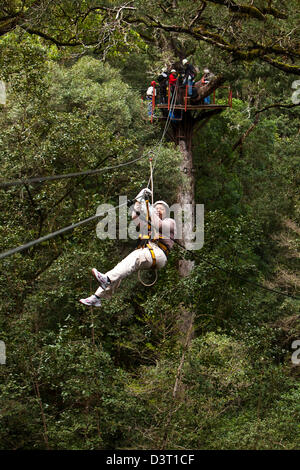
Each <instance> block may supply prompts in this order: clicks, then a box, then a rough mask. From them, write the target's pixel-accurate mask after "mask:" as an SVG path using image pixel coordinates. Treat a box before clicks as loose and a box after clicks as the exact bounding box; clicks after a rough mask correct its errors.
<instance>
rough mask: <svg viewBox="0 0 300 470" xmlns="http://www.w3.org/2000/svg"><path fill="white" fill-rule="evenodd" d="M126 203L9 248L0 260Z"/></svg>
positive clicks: (0, 256) (1, 255)
mask: <svg viewBox="0 0 300 470" xmlns="http://www.w3.org/2000/svg"><path fill="white" fill-rule="evenodd" d="M126 205H127V202H125V203H123V204H120V205H119V206H116V207H112V208H111V209H109V210H107V211H105V212H103V213H102V214H96V215H92V216H91V217H88V218H87V219H84V220H80V221H79V222H76V223H75V224H72V225H69V226H68V227H64V228H61V229H60V230H57V231H56V232H52V233H49V234H48V235H45V236H43V237H40V238H38V239H36V240H32V241H31V242H28V243H25V244H24V245H21V246H18V247H16V248H11V249H10V250H7V251H4V252H3V253H0V259H3V258H6V257H7V256H11V255H14V254H16V253H19V252H20V251H23V250H27V249H28V248H31V247H32V246H34V245H37V244H39V243H42V242H45V241H47V240H50V239H51V238H54V237H57V236H58V235H62V234H63V233H65V232H68V231H70V230H73V229H74V228H77V227H79V226H80V225H84V224H87V223H88V222H91V221H92V220H95V219H98V218H99V217H102V216H103V215H105V214H107V213H108V212H111V211H114V210H116V209H119V208H120V207H122V206H126Z"/></svg>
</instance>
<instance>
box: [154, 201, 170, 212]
mask: <svg viewBox="0 0 300 470" xmlns="http://www.w3.org/2000/svg"><path fill="white" fill-rule="evenodd" d="M158 204H162V205H163V206H164V207H165V208H166V215H167V216H168V215H169V213H170V207H169V205H168V204H167V203H166V202H165V201H156V202H155V203H154V204H153V207H156V206H157V205H158Z"/></svg>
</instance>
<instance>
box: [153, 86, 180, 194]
mask: <svg viewBox="0 0 300 470" xmlns="http://www.w3.org/2000/svg"><path fill="white" fill-rule="evenodd" d="M176 99H177V87H176V88H175V92H174V93H173V96H172V99H171V104H170V109H169V110H168V117H167V120H166V124H165V127H164V130H163V133H162V136H161V139H160V141H159V144H158V146H157V148H156V150H154V151H153V152H152V153H153V154H154V162H153V166H152V174H153V172H154V169H155V165H156V161H157V153H158V151H159V149H160V147H161V146H162V142H163V139H164V138H165V135H166V133H167V130H168V128H169V125H170V123H171V117H170V116H171V113H173V111H174V109H175V104H176ZM150 183H151V175H150V177H149V180H148V185H147V188H149V186H150Z"/></svg>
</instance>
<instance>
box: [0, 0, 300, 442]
mask: <svg viewBox="0 0 300 470" xmlns="http://www.w3.org/2000/svg"><path fill="white" fill-rule="evenodd" d="M50 3H51V7H50V6H49V8H51V14H52V13H53V14H54V16H51V21H50V19H49V21H48V27H49V30H48V33H49V34H52V33H54V30H55V24H56V22H57V21H58V19H59V18H61V20H62V21H61V33H60V39H61V40H64V39H66V38H68V33H69V32H70V30H66V31H63V28H64V27H66V25H67V24H68V21H67V20H66V18H65V17H64V15H63V12H62V10H60V8H59V6H58V3H57V2H50ZM85 3H86V4H87V5H88V4H90V2H85ZM179 3H180V9H179V10H178V12H176V15H175V18H173V17H172V15H171V17H172V22H173V21H175V20H176V18H177V19H178V20H179V19H180V21H182V11H184V12H186V14H187V16H186V18H188V17H189V15H190V14H191V13H192V11H193V10H194V6H193V5H191V3H190V2H185V1H184V2H179ZM136 4H137V6H140V5H141V8H143V9H144V8H145V6H144V3H143V2H141V3H140V2H136ZM28 5H29V4H28V2H27V3H26V7H28ZM76 5H77V3H76ZM76 5H75V7H76ZM107 5H111V2H108V3H107ZM142 5H143V6H142ZM152 5H153V4H152ZM64 6H65V12H66V13H69V14H72V12H73V11H74V10H73V8H75V7H74V2H64ZM222 8H223V7H222ZM153 9H154V10H155V11H153V12H152V13H153V14H154V13H156V14H158V13H159V7H158V4H156V3H155V4H154V6H153ZM207 11H208V12H209V15H210V16H209V17H210V18H211V16H212V15H216V18H215V19H216V20H217V22H219V23H220V24H221V25H223V24H225V23H226V22H227V21H228V20H229V16H228V12H227V13H226V15H221V13H220V11H221V10H220V9H219V8H218V7H217V6H216V5H212V4H211V5H210V8H209V9H208V10H207ZM222 11H223V10H222ZM226 11H227V10H226ZM223 13H224V11H223ZM104 16H105V15H104V13H103V12H102V13H100V12H97V15H96V16H88V17H87V18H85V20H84V21H83V23H85V25H86V26H88V28H90V30H89V31H93V28H94V27H95V25H97V28H98V27H99V25H102V24H103V22H104ZM115 16H116V12H114V18H115ZM54 18H56V20H55V21H54ZM106 20H107V17H105V21H106ZM44 21H46V20H45V18H44V17H43V16H42V17H41V18H40V22H41V23H40V25H43V24H44V23H43V22H44ZM268 21H269V20H268ZM106 24H107V23H106ZM268 24H269V23H268ZM270 24H271V23H270ZM72 27H73V26H72ZM251 28H254V23H253V21H252V20H251V21H250V22H249V24H248V25H247V27H246V28H245V31H243V35H247V34H248V32H249V31H250V30H251V31H252V32H253V34H254V33H255V34H254V36H255V35H257V34H258V31H257V30H254V29H253V30H252V29H251ZM137 31H138V32H137ZM85 32H86V30H85ZM143 33H144V34H143ZM146 33H147V31H145V30H144V29H143V28H141V27H139V28H135V30H133V29H132V30H131V32H130V34H129V36H128V43H127V44H126V43H125V42H123V44H121V43H122V41H123V40H124V36H123V35H122V34H120V30H114V33H113V35H112V36H113V39H112V37H110V40H109V41H108V43H109V44H107V45H108V46H111V47H108V50H107V51H106V52H107V57H108V61H102V60H100V59H99V56H98V57H97V55H95V56H94V57H92V56H91V51H90V50H89V49H87V50H85V53H84V54H83V56H82V57H79V56H80V54H79V49H77V48H76V49H74V50H73V52H72V53H70V51H68V50H66V49H64V48H61V49H58V48H56V46H47V45H45V44H46V43H45V42H43V40H42V39H37V38H36V37H35V36H32V35H29V34H27V33H25V32H22V31H20V30H16V31H15V32H12V33H10V34H9V35H5V36H3V37H2V38H1V40H0V52H1V54H0V65H1V67H0V68H1V79H4V80H5V81H6V83H7V87H8V102H7V105H6V106H5V107H3V108H1V114H0V123H1V135H0V161H1V175H2V179H3V180H9V179H15V178H26V177H32V176H36V175H54V174H60V173H62V174H63V173H69V172H80V171H84V170H87V169H96V168H101V167H107V166H108V167H115V168H111V169H109V170H105V171H104V172H103V173H99V174H98V175H97V176H95V175H93V176H91V177H88V178H87V177H80V178H78V179H62V180H59V181H56V182H53V183H49V184H45V183H39V184H37V185H29V184H26V185H23V186H16V187H12V188H9V189H7V190H5V191H4V190H2V189H1V215H2V218H1V222H0V235H1V242H2V243H1V245H2V247H3V248H2V249H3V250H4V249H6V248H10V247H14V246H18V245H20V244H22V243H24V242H25V241H29V240H32V239H35V238H38V237H40V236H42V235H45V234H47V233H51V232H54V231H55V230H58V229H59V228H61V227H64V226H67V225H70V224H71V223H72V222H77V221H78V220H82V219H85V218H87V217H88V216H90V215H93V214H95V213H96V210H97V207H98V206H99V205H100V204H103V203H111V204H115V205H117V204H118V203H119V199H118V197H119V195H128V197H129V198H132V197H134V196H135V194H136V193H137V192H139V191H140V189H141V188H142V187H145V186H146V185H147V184H148V178H149V161H148V158H149V155H151V156H152V157H153V165H155V172H154V196H155V199H164V200H166V201H168V202H169V203H170V204H172V203H174V202H176V200H177V196H178V195H177V192H178V187H180V186H181V185H182V184H183V182H184V177H183V175H182V174H181V172H180V171H179V165H180V161H181V154H180V152H179V150H178V148H177V147H176V146H175V144H173V143H170V142H167V143H166V142H160V138H161V135H162V127H161V122H162V121H160V120H158V119H157V120H156V122H155V123H154V124H153V125H151V124H150V123H149V122H148V120H147V110H146V109H145V107H144V106H143V105H142V103H141V100H140V97H141V93H142V92H144V91H145V88H146V86H147V84H148V83H149V80H150V79H152V77H154V76H155V74H156V73H157V72H159V71H160V69H161V67H162V65H164V64H165V63H168V64H170V63H171V62H173V61H175V60H176V58H177V56H176V53H175V52H176V51H174V50H170V49H168V47H167V46H165V45H164V46H163V47H159V46H158V45H157V44H152V45H151V46H146V43H145V42H144V40H146V39H145V35H146ZM74 34H75V32H74ZM79 36H80V35H79ZM154 36H155V39H159V41H161V42H159V44H165V43H164V38H163V37H162V36H159V34H158V33H155V35H154ZM173 40H174V42H173V45H174V44H175V45H176V46H177V47H179V46H178V45H180V47H181V48H182V49H180V50H181V53H182V54H183V55H188V54H189V53H190V52H189V51H192V50H194V51H195V55H194V56H193V61H194V63H195V65H197V66H198V67H199V71H200V72H201V67H202V66H209V67H212V69H213V70H214V71H215V72H216V73H219V72H221V73H224V72H227V73H228V77H230V79H231V84H232V87H233V89H234V100H233V108H232V109H228V110H227V111H225V112H223V113H222V114H221V115H218V116H217V117H213V118H212V119H211V120H210V121H209V122H208V123H207V125H206V126H204V127H203V128H202V129H201V132H195V134H194V139H193V158H194V166H195V168H196V173H195V181H196V185H195V189H196V202H198V203H203V204H204V205H205V242H204V246H203V248H202V250H199V251H198V252H196V253H195V256H196V262H195V266H194V269H193V271H192V273H191V274H190V276H188V277H186V278H181V277H180V276H179V273H178V262H179V260H181V259H182V258H183V256H186V258H189V257H190V256H189V255H187V254H185V255H183V253H182V252H181V250H180V249H179V248H178V247H175V248H174V250H173V251H172V252H171V255H170V257H169V260H168V264H167V266H166V268H165V269H164V270H162V271H161V272H159V278H158V281H157V283H156V284H155V285H154V286H153V287H151V288H148V289H146V288H144V287H143V286H142V285H141V284H140V283H139V282H138V279H137V277H136V276H131V277H130V278H128V279H126V280H124V281H123V282H122V286H121V288H120V289H119V290H118V291H117V292H116V293H115V295H114V296H113V297H112V298H111V299H109V300H106V301H103V305H102V307H101V309H90V310H89V309H85V308H83V307H82V305H80V304H79V303H78V299H79V298H80V297H82V296H83V295H84V296H85V295H88V294H91V293H92V292H94V290H95V288H96V282H95V280H94V279H92V277H91V276H90V269H91V268H92V267H94V266H96V267H97V268H99V269H100V270H101V271H103V272H105V271H107V270H109V269H111V268H112V266H114V265H115V264H116V263H117V262H118V261H119V260H120V259H121V258H123V257H125V256H126V255H127V254H128V253H129V252H130V251H131V250H132V249H133V248H134V244H133V242H127V241H123V240H118V241H116V240H109V239H107V240H99V239H98V238H97V237H96V233H95V224H93V223H91V224H89V225H85V226H81V227H80V228H77V229H76V230H74V231H73V232H68V233H66V234H65V235H63V236H60V237H57V238H55V239H53V240H52V241H50V242H45V243H42V244H40V245H38V246H36V247H34V248H32V249H30V250H27V251H23V252H22V253H20V254H17V255H15V256H13V257H8V258H5V259H3V260H2V261H1V268H2V269H1V273H0V284H1V287H0V291H1V298H2V302H1V306H0V340H3V341H5V343H6V346H7V364H6V365H5V366H4V365H0V410H1V411H0V442H1V448H2V449H20V450H23V449H53V450H61V449H86V450H91V449H120V448H126V449H132V448H141V449H168V448H172V449H297V448H299V425H298V422H299V412H300V410H299V386H298V378H299V366H296V365H293V364H292V363H291V354H292V350H291V343H292V341H293V340H294V339H299V335H300V329H299V305H298V303H297V301H295V300H294V299H292V298H284V297H282V296H280V295H277V294H275V293H272V292H269V291H266V290H263V289H260V288H259V287H258V286H257V285H256V283H260V284H262V285H264V286H265V287H268V288H271V289H272V288H273V289H275V290H282V291H284V292H286V293H288V294H291V295H297V292H298V290H299V280H298V278H297V276H296V274H295V273H297V270H298V259H299V256H298V248H299V229H298V226H297V223H298V222H299V214H300V206H299V201H298V199H299V198H298V196H299V195H298V191H299V190H298V187H299V181H298V176H297V167H298V165H299V158H298V147H299V132H298V117H299V111H298V108H297V107H295V108H270V109H269V110H267V111H264V112H261V113H259V120H256V116H257V114H256V113H257V111H259V110H261V109H262V108H264V107H266V106H268V105H270V104H272V103H274V102H275V101H277V100H280V99H281V98H282V99H283V100H284V102H285V103H286V104H287V103H289V99H290V94H289V92H290V90H289V84H287V79H286V76H285V75H284V74H283V73H281V72H280V73H279V72H276V73H275V72H274V69H271V68H270V66H269V65H268V64H265V65H264V64H262V63H260V65H259V66H257V64H256V63H252V64H249V63H247V65H245V64H243V65H241V64H232V65H230V61H229V59H228V57H227V56H225V55H224V54H222V53H216V52H215V53H212V48H211V45H208V44H202V43H201V47H199V45H195V43H194V41H193V40H192V39H191V38H190V39H187V38H185V39H180V38H173ZM180 41H181V42H180ZM202 46H203V47H202ZM99 47H100V46H99ZM103 47H106V46H105V43H103ZM137 47H138V48H140V49H141V50H142V54H138V53H137ZM100 49H101V47H100ZM98 52H99V51H98ZM124 52H126V54H124ZM77 53H78V55H77ZM100 55H101V54H100ZM222 93H223V94H222ZM226 93H227V90H226V92H224V91H220V95H219V99H222V100H223V102H224V103H225V99H226V97H225V94H226ZM253 124H255V125H254V126H253ZM251 126H253V127H251ZM249 129H250V132H249V133H248V134H247V131H248V130H249ZM246 134H247V135H246ZM245 135H246V137H245V139H244V140H243V141H242V142H241V144H239V142H240V139H241V137H243V136H245ZM142 155H143V156H144V158H142V159H141V160H139V161H138V162H137V163H136V164H135V165H130V166H119V167H117V165H120V164H122V165H123V164H124V163H126V162H128V161H130V160H133V159H135V158H138V157H140V156H142ZM247 281H250V282H252V284H251V283H249V282H247ZM191 315H194V321H193V328H192V333H191V337H189V335H188V326H189V323H190V318H191Z"/></svg>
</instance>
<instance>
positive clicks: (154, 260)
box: [146, 243, 156, 268]
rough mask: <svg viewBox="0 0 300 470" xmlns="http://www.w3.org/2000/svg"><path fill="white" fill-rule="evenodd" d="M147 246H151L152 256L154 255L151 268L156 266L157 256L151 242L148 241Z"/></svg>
mask: <svg viewBox="0 0 300 470" xmlns="http://www.w3.org/2000/svg"><path fill="white" fill-rule="evenodd" d="M146 247H147V248H149V251H150V253H151V256H152V266H151V268H155V266H156V257H155V253H154V251H153V248H152V246H151V245H150V244H149V243H147V245H146Z"/></svg>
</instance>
